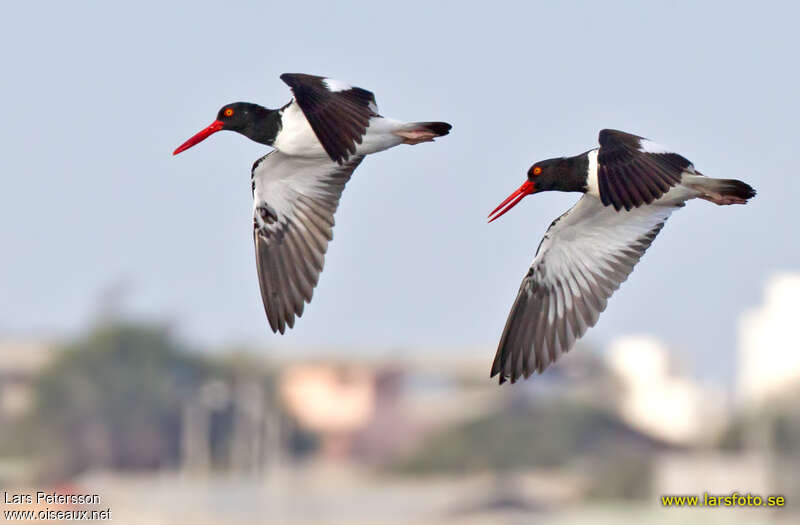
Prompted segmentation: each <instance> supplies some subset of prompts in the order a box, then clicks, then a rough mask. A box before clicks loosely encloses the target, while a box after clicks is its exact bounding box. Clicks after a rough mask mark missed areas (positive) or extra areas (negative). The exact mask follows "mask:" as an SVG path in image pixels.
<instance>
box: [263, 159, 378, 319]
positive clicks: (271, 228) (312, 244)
mask: <svg viewBox="0 0 800 525" xmlns="http://www.w3.org/2000/svg"><path fill="white" fill-rule="evenodd" d="M362 159H363V157H354V158H352V159H351V160H350V161H348V162H346V163H344V164H342V165H339V164H336V163H334V162H331V161H329V160H328V159H326V158H324V157H323V158H317V159H314V158H303V157H293V156H289V155H285V154H283V153H281V152H280V151H277V150H276V151H272V152H270V153H269V154H267V155H266V156H264V157H262V158H260V159H259V160H258V161H256V163H255V164H254V165H253V171H252V187H253V239H254V241H255V248H256V267H257V269H258V282H259V285H260V286H261V299H262V300H263V302H264V310H265V311H266V313H267V320H268V321H269V325H270V327H271V328H272V331H273V332H280V333H284V331H285V330H286V326H287V325H288V326H289V328H292V327H293V326H294V320H295V316H297V317H299V316H301V315H302V314H303V307H304V303H307V302H310V301H311V296H312V294H313V292H314V287H315V286H316V285H317V281H318V280H319V274H320V272H322V267H323V265H324V263H325V252H326V250H327V249H328V241H330V240H331V239H332V238H333V224H334V221H333V214H334V213H335V212H336V208H337V207H338V206H339V198H340V197H341V195H342V191H343V190H344V186H345V184H346V183H347V181H348V180H350V176H351V175H352V174H353V170H355V169H356V167H358V165H359V164H360V163H361V160H362Z"/></svg>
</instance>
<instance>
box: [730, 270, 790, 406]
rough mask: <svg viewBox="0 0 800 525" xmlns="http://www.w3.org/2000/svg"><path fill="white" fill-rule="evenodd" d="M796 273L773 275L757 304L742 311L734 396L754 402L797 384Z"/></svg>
mask: <svg viewBox="0 0 800 525" xmlns="http://www.w3.org/2000/svg"><path fill="white" fill-rule="evenodd" d="M798 313H800V274H798V273H783V274H778V275H775V276H773V277H772V278H771V279H770V280H769V281H768V282H767V285H766V286H765V289H764V302H763V304H761V306H759V307H757V308H753V309H751V310H749V311H747V312H745V313H744V315H743V316H742V319H741V322H740V324H739V338H738V340H739V363H738V378H737V397H738V400H739V401H740V402H741V403H742V404H744V405H758V404H761V403H763V402H764V401H767V400H769V399H772V398H775V397H778V396H780V394H781V393H785V392H787V391H788V390H789V389H791V388H793V387H794V388H797V387H798V386H799V385H800V339H798V336H797V326H796V325H795V323H796V322H797V316H798Z"/></svg>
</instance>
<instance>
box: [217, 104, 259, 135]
mask: <svg viewBox="0 0 800 525" xmlns="http://www.w3.org/2000/svg"><path fill="white" fill-rule="evenodd" d="M264 111H268V110H266V108H263V107H261V106H259V105H258V104H251V103H250V102H232V103H231V104H225V105H224V106H222V107H221V108H220V110H219V111H218V112H217V122H221V123H222V129H227V130H230V131H238V132H239V133H241V132H242V131H244V130H246V129H248V128H249V127H252V126H253V124H254V122H256V121H257V120H258V117H259V116H261V115H262V114H263V112H264Z"/></svg>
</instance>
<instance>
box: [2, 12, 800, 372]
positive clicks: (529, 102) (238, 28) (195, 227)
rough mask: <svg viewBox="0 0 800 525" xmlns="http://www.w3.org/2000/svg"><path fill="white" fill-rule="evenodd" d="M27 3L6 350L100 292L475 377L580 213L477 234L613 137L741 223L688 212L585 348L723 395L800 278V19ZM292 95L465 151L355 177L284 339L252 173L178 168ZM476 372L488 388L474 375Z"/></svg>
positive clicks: (279, 340) (233, 156) (151, 312)
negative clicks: (658, 160) (415, 129)
mask: <svg viewBox="0 0 800 525" xmlns="http://www.w3.org/2000/svg"><path fill="white" fill-rule="evenodd" d="M697 4H700V3H697V2H586V3H583V2H547V3H545V2H524V3H523V2H518V3H517V2H513V3H504V2H491V3H481V4H475V5H467V3H465V2H419V3H416V2H400V3H398V2H392V3H385V4H382V3H378V2H342V3H334V2H310V1H304V2H294V3H286V2H281V3H269V2H253V3H241V4H240V3H226V4H221V3H218V2H215V3H202V2H196V1H193V2H183V3H178V2H158V3H150V2H136V3H132V4H131V5H129V6H127V7H120V6H118V5H112V4H108V3H97V4H96V5H91V4H82V3H52V4H41V5H38V6H36V5H33V4H31V3H21V2H16V3H14V4H13V5H11V6H7V7H6V8H5V10H4V11H5V12H4V15H5V16H4V20H5V21H6V23H5V25H4V30H3V31H2V32H0V44H1V45H2V51H1V52H0V53H2V62H3V66H4V67H3V69H4V80H3V82H2V84H0V96H2V100H3V101H4V104H3V112H4V119H3V122H4V125H3V126H2V127H1V128H0V142H1V143H2V144H3V153H4V154H3V155H2V156H0V177H2V182H3V191H2V194H0V204H2V205H1V206H0V242H2V246H3V252H4V256H3V258H2V263H0V265H2V269H1V271H0V293H2V302H1V303H0V332H2V333H12V334H36V333H46V334H70V333H75V332H77V331H79V330H81V329H83V328H84V327H85V326H86V325H87V323H89V322H90V319H91V316H92V315H93V313H94V309H95V304H96V301H97V297H98V295H99V293H100V292H101V290H103V289H104V288H105V287H107V286H109V285H110V284H111V283H113V282H115V281H118V280H120V279H123V280H127V281H129V282H130V283H131V291H130V295H129V297H128V308H129V309H130V310H132V311H133V312H136V313H137V314H141V315H147V316H150V317H156V318H162V317H166V318H169V319H173V320H175V321H176V323H177V325H178V327H179V328H180V330H181V332H182V333H183V334H184V335H186V336H187V337H189V338H191V339H193V340H198V341H203V342H209V343H212V344H221V343H228V342H244V343H252V344H255V345H259V346H263V347H264V348H265V349H266V350H265V351H293V350H296V349H300V348H307V347H331V348H346V347H349V346H353V347H357V348H360V349H362V350H363V349H365V348H368V347H370V346H372V345H375V346H378V347H381V348H405V349H410V350H413V349H431V348H435V347H439V346H441V347H443V348H445V349H446V350H443V351H453V350H455V349H459V348H469V349H470V350H471V351H478V350H481V349H483V351H485V354H486V360H487V367H488V363H489V362H490V360H491V358H492V355H493V353H494V348H495V345H496V342H497V339H498V338H499V335H500V333H501V331H502V327H503V324H504V322H505V318H506V315H507V313H508V310H509V308H510V306H511V303H512V301H513V299H514V296H515V294H516V291H517V288H518V286H519V282H520V279H521V278H522V276H523V275H524V274H525V272H526V271H527V268H528V265H529V264H530V261H531V259H532V257H533V254H534V251H535V249H536V246H537V244H538V242H539V239H540V238H541V235H542V234H543V232H544V230H545V229H546V228H547V226H548V225H549V224H550V221H551V220H552V219H553V218H555V217H556V216H558V215H559V214H560V213H562V212H563V211H564V210H565V209H567V208H568V207H569V206H570V205H571V204H572V203H573V202H574V201H575V200H576V199H577V196H576V195H572V194H558V193H552V194H541V195H537V196H534V197H529V198H528V199H526V200H525V201H524V202H523V203H522V204H520V205H519V206H517V207H516V208H515V209H514V210H513V212H511V213H509V214H507V215H506V216H504V217H503V218H502V219H501V220H499V221H497V222H495V223H492V224H491V225H487V224H486V220H485V217H486V214H487V212H488V211H489V210H491V209H493V208H494V207H495V206H496V205H497V204H498V203H499V202H500V201H501V200H502V199H503V198H505V196H506V195H508V194H509V193H510V192H511V191H512V190H514V189H515V188H516V187H518V186H519V184H520V183H521V182H522V181H523V180H524V176H525V171H526V170H527V168H528V167H529V165H530V164H531V163H533V162H534V161H536V160H539V159H542V158H548V157H553V156H558V155H562V154H568V155H571V154H575V153H579V152H581V151H584V150H587V149H589V148H591V147H594V146H595V144H596V137H597V132H598V130H600V129H601V128H603V127H613V128H617V129H622V130H626V131H630V132H634V133H638V134H642V135H645V136H648V137H650V138H652V139H654V140H656V141H658V142H661V143H663V144H667V145H669V146H671V147H672V148H674V149H675V150H676V151H678V152H680V153H682V154H684V155H685V156H687V157H688V158H689V159H691V160H692V161H694V163H695V165H696V166H697V168H698V169H699V170H701V171H702V172H704V173H706V174H707V175H711V176H717V177H732V178H740V179H743V180H745V181H747V182H749V183H750V184H752V185H753V186H754V187H755V188H756V189H757V190H758V192H759V194H758V197H757V198H756V199H755V200H754V201H753V202H752V203H751V204H749V205H748V206H740V207H733V206H731V207H726V208H721V207H715V206H713V205H711V204H709V203H706V202H702V201H699V202H692V203H690V205H689V206H687V208H686V209H684V210H681V211H680V212H678V213H676V214H675V215H674V216H673V218H672V219H671V220H670V221H669V223H668V224H667V226H666V228H665V229H664V231H663V232H662V233H661V235H660V236H659V238H658V239H657V240H656V242H655V244H654V246H653V248H652V249H651V250H650V251H649V252H648V253H647V255H645V257H644V260H643V262H642V264H641V265H640V266H639V267H638V268H637V269H636V271H635V272H634V273H633V275H632V277H631V278H630V279H629V280H628V282H626V283H625V284H623V286H622V288H621V290H620V291H619V292H618V293H617V294H616V295H615V296H614V298H613V299H612V300H611V301H610V303H609V307H608V310H607V311H606V312H605V313H604V315H603V316H602V317H601V319H600V323H599V324H598V326H597V327H596V328H595V329H593V330H592V331H590V332H589V334H588V336H587V338H586V339H587V340H588V341H589V342H592V343H595V344H597V345H602V344H605V343H606V342H608V341H609V340H610V339H611V338H613V337H614V336H616V335H621V334H626V333H631V332H648V333H653V334H655V335H656V336H658V337H660V338H662V339H664V340H665V341H667V342H668V343H669V344H671V345H672V346H673V347H674V348H675V349H676V350H677V352H678V353H679V355H681V356H682V357H683V359H685V361H686V362H687V364H688V365H689V366H690V367H692V368H693V369H695V370H699V371H703V372H705V375H707V376H708V377H711V378H726V377H729V375H730V373H731V370H732V363H733V361H734V356H733V352H734V347H733V345H734V343H735V333H736V323H737V321H738V317H739V315H740V314H741V313H742V312H743V311H744V310H745V309H747V308H750V307H752V306H754V305H756V304H758V303H759V302H760V300H761V287H762V286H763V283H764V281H765V280H766V278H767V276H768V275H770V274H771V273H773V272H775V271H778V270H797V269H798V268H800V246H798V243H797V241H796V239H797V226H798V219H797V213H798V212H797V210H796V206H795V203H796V201H797V194H798V190H800V177H799V176H798V173H797V168H796V166H797V161H796V157H797V152H796V149H797V146H796V144H797V140H798V132H797V125H798V121H800V111H799V110H798V102H797V97H798V83H799V82H798V80H800V77H799V76H798V68H797V52H798V50H800V45H798V44H800V38H798V36H797V30H796V22H797V19H798V15H800V10H799V9H798V8H797V6H796V4H794V3H790V2H786V3H778V2H776V3H761V4H758V5H756V4H754V3H752V2H748V3H741V4H740V5H734V4H735V3H732V2H703V3H702V5H697ZM283 72H306V73H316V74H323V75H327V76H331V77H333V78H338V79H341V80H344V81H347V82H350V83H352V84H355V85H360V86H362V87H365V88H367V89H370V90H372V91H374V92H375V93H376V96H377V99H378V103H379V104H380V107H381V112H382V113H383V114H385V115H388V116H391V117H394V118H398V119H404V120H445V121H448V122H451V123H452V124H453V126H454V128H453V132H452V133H451V135H450V136H448V137H445V138H443V139H441V140H438V141H437V142H436V143H435V144H424V145H420V146H415V147H413V148H411V147H406V146H402V147H398V148H395V149H393V150H391V151H387V152H384V153H381V154H377V155H374V156H372V157H370V158H369V159H367V160H366V161H365V162H364V163H363V164H362V165H361V167H360V168H359V169H358V171H357V172H356V174H355V176H354V178H353V180H352V181H351V182H350V184H349V185H348V189H347V191H346V192H345V194H344V198H343V199H342V203H341V206H340V209H339V212H338V214H337V216H336V228H335V238H334V242H333V243H332V244H331V246H330V250H329V253H328V257H327V261H326V267H325V271H324V272H323V274H322V278H321V281H320V285H319V286H318V288H317V290H316V293H315V296H314V300H313V302H312V303H311V305H310V306H309V307H308V308H307V309H306V313H305V314H304V316H303V317H302V318H301V319H300V320H299V322H298V324H297V325H296V327H295V329H294V330H293V331H291V332H289V333H288V335H286V336H283V337H281V336H276V335H273V334H272V333H271V332H270V331H269V330H268V326H267V322H266V319H265V318H264V314H263V311H262V307H261V302H260V299H259V295H258V286H257V283H256V276H255V269H254V257H253V248H252V236H251V209H252V208H251V207H252V204H251V201H250V185H249V171H250V166H251V165H252V163H253V161H254V160H255V159H256V158H257V157H259V156H260V155H263V154H264V153H265V152H266V151H268V149H267V148H265V147H264V146H261V145H258V144H256V143H253V142H250V141H248V140H247V139H245V138H243V137H241V136H238V135H236V134H233V133H220V134H218V135H216V136H214V137H213V138H211V139H209V140H207V141H206V142H204V143H203V144H201V145H199V146H197V147H195V148H193V149H192V150H190V151H188V152H186V153H184V154H182V155H180V156H178V157H174V158H173V157H172V155H171V152H172V150H173V149H174V148H175V147H176V146H177V145H179V144H180V143H182V142H183V141H184V140H185V139H186V138H188V137H189V136H190V135H192V134H193V133H195V132H196V131H198V130H200V129H201V128H203V127H205V126H206V125H207V124H208V123H210V122H211V120H213V118H214V116H215V114H216V111H217V110H218V108H219V107H220V106H221V105H223V104H224V103H227V102H232V101H237V100H244V101H252V102H257V103H261V104H263V105H266V106H269V107H277V106H279V105H281V104H283V103H285V102H286V101H288V99H289V93H288V90H287V87H286V86H285V85H284V84H283V83H282V82H281V81H280V80H279V79H278V76H279V75H280V74H281V73H283ZM487 370H488V368H487Z"/></svg>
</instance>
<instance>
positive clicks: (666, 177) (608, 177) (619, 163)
mask: <svg viewBox="0 0 800 525" xmlns="http://www.w3.org/2000/svg"><path fill="white" fill-rule="evenodd" d="M598 140H599V142H600V149H599V151H598V152H597V184H598V187H599V190H600V200H601V201H602V202H603V204H604V205H606V206H608V205H613V206H614V208H615V209H616V210H620V209H622V208H625V209H626V210H630V209H631V208H637V207H639V206H641V205H642V204H650V203H651V202H653V201H654V200H656V199H658V198H659V197H661V196H662V195H664V194H665V193H667V192H668V191H669V189H670V188H671V187H672V186H674V185H676V184H678V183H679V182H680V180H681V174H682V173H683V172H684V171H687V170H689V171H693V170H694V167H693V166H692V163H691V162H690V161H689V160H687V159H685V158H684V157H682V156H680V155H678V154H677V153H672V152H670V151H667V150H666V149H664V148H663V147H662V146H659V145H658V144H656V143H655V142H652V141H650V140H648V139H646V138H643V137H639V136H637V135H631V134H630V133H625V132H623V131H616V130H613V129H604V130H602V131H600V136H599V138H598Z"/></svg>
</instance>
